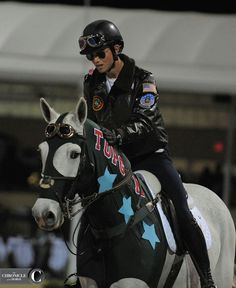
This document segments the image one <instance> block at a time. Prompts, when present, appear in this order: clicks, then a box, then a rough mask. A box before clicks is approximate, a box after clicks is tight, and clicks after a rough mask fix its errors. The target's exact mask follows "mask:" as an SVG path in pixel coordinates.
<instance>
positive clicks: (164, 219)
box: [151, 191, 212, 253]
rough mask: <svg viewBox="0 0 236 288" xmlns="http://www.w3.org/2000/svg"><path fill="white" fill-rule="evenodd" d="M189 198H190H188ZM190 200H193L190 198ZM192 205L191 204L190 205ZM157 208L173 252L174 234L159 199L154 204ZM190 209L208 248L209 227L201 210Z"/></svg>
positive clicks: (194, 207)
mask: <svg viewBox="0 0 236 288" xmlns="http://www.w3.org/2000/svg"><path fill="white" fill-rule="evenodd" d="M151 194H152V196H153V197H154V193H153V192H152V191H151ZM190 199H191V198H190ZM190 201H193V200H192V199H191V200H190ZM191 206H193V205H191ZM156 207H157V210H158V212H159V214H160V218H161V221H162V224H163V229H164V232H165V235H166V240H167V243H168V246H169V249H170V250H171V251H172V252H173V253H175V252H176V241H175V238H174V234H173V232H172V230H171V226H170V224H169V221H168V219H167V217H166V215H165V214H164V212H163V209H162V206H161V201H159V202H158V203H157V205H156ZM190 211H191V212H192V214H193V217H194V218H195V219H196V221H197V223H198V225H199V226H200V228H201V230H202V232H203V234H204V237H205V241H206V245H207V249H208V250H209V249H210V247H211V245H212V238H211V233H210V230H209V227H208V225H207V222H206V220H205V219H204V218H203V216H202V214H201V212H200V211H199V210H198V208H197V207H196V206H193V207H191V209H190Z"/></svg>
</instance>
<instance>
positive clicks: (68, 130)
mask: <svg viewBox="0 0 236 288" xmlns="http://www.w3.org/2000/svg"><path fill="white" fill-rule="evenodd" d="M75 133H76V131H75V129H74V128H73V127H72V126H71V125H69V124H64V123H51V124H48V125H47V127H46V129H45V136H46V138H52V137H53V136H55V135H58V136H59V137H60V138H63V139H68V138H71V137H73V136H74V135H75Z"/></svg>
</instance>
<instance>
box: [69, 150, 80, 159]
mask: <svg viewBox="0 0 236 288" xmlns="http://www.w3.org/2000/svg"><path fill="white" fill-rule="evenodd" d="M78 156H79V153H78V152H76V151H72V152H71V153H70V158H71V159H76V158H77V157H78Z"/></svg>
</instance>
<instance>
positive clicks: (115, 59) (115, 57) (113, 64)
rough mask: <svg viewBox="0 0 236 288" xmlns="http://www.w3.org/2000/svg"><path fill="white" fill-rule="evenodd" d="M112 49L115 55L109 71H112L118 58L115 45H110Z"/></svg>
mask: <svg viewBox="0 0 236 288" xmlns="http://www.w3.org/2000/svg"><path fill="white" fill-rule="evenodd" d="M109 48H110V49H111V53H112V56H113V63H112V64H111V67H110V68H109V69H108V71H107V73H108V72H110V71H111V69H113V68H114V67H115V62H116V61H117V60H118V56H117V54H116V51H115V49H114V46H112V47H109Z"/></svg>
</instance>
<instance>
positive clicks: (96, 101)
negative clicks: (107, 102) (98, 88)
mask: <svg viewBox="0 0 236 288" xmlns="http://www.w3.org/2000/svg"><path fill="white" fill-rule="evenodd" d="M103 106H104V101H103V100H102V98H101V97H99V96H93V110H94V111H99V110H101V109H102V108H103Z"/></svg>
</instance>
